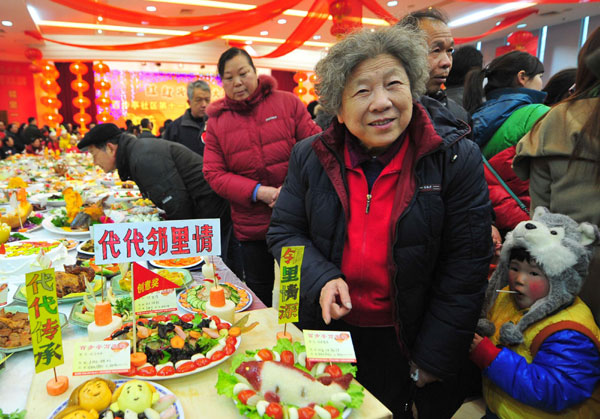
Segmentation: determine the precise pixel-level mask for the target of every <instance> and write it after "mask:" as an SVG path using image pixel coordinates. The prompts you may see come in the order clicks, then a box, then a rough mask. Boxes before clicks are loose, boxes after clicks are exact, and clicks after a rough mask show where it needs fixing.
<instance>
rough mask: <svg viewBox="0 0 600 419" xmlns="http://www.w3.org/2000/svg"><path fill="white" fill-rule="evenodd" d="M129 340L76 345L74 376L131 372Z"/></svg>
mask: <svg viewBox="0 0 600 419" xmlns="http://www.w3.org/2000/svg"><path fill="white" fill-rule="evenodd" d="M129 345H130V342H129V341H128V340H116V341H105V340H102V341H98V342H81V343H79V344H75V352H74V354H73V375H96V374H117V373H120V372H127V371H129V366H130V358H129V348H130V346H129Z"/></svg>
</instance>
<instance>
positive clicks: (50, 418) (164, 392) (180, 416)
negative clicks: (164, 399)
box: [48, 379, 185, 419]
mask: <svg viewBox="0 0 600 419" xmlns="http://www.w3.org/2000/svg"><path fill="white" fill-rule="evenodd" d="M113 381H114V382H115V384H116V385H117V388H119V387H121V386H122V385H123V384H125V383H126V382H128V381H130V380H123V379H118V380H113ZM150 384H152V385H153V386H154V388H156V391H158V393H159V394H160V395H161V396H167V395H172V396H175V394H173V392H172V391H171V390H169V389H168V388H166V387H164V386H161V385H160V384H157V383H154V382H150ZM68 402H69V400H65V401H64V402H62V403H61V404H60V405H58V406H57V407H56V409H54V410H53V411H52V413H50V415H49V416H48V419H54V417H56V415H57V414H59V413H60V412H61V410H63V409H64V408H65V407H67V404H68ZM173 406H175V411H176V412H177V419H185V415H184V413H183V406H182V405H181V402H180V401H179V399H177V400H175V403H174V404H173Z"/></svg>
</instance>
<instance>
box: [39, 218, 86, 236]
mask: <svg viewBox="0 0 600 419" xmlns="http://www.w3.org/2000/svg"><path fill="white" fill-rule="evenodd" d="M57 220H58V219H57V218H56V216H54V217H46V218H44V220H43V221H42V227H44V229H45V230H47V231H49V232H50V233H54V234H61V235H65V236H73V237H89V235H90V231H89V230H73V229H71V228H70V227H64V226H63V227H58V226H56V225H55V224H54V223H53V221H55V222H56V221H57Z"/></svg>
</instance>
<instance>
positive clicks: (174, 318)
mask: <svg viewBox="0 0 600 419" xmlns="http://www.w3.org/2000/svg"><path fill="white" fill-rule="evenodd" d="M167 320H169V321H171V322H177V321H179V320H181V318H180V317H179V315H177V314H175V313H169V315H168V316H167Z"/></svg>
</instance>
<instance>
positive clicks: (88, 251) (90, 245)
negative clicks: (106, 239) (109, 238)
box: [77, 239, 94, 256]
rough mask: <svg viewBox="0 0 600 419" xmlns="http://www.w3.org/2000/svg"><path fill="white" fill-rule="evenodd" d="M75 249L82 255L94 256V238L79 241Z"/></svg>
mask: <svg viewBox="0 0 600 419" xmlns="http://www.w3.org/2000/svg"><path fill="white" fill-rule="evenodd" d="M77 251H78V252H79V253H81V254H82V255H88V256H94V239H89V240H86V241H83V242H81V243H80V244H79V246H77Z"/></svg>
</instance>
